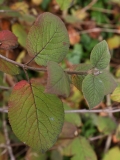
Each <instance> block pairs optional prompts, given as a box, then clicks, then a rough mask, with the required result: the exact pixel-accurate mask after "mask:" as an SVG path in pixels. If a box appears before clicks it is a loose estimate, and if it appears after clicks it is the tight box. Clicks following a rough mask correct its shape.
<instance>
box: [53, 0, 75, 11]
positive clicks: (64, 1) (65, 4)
mask: <svg viewBox="0 0 120 160" xmlns="http://www.w3.org/2000/svg"><path fill="white" fill-rule="evenodd" d="M56 2H57V3H58V4H59V6H60V8H61V9H62V10H65V9H68V8H69V7H70V5H71V3H72V0H56Z"/></svg>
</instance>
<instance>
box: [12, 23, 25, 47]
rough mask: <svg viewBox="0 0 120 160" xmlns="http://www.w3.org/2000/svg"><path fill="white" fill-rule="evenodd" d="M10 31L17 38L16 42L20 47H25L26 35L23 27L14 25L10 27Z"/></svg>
mask: <svg viewBox="0 0 120 160" xmlns="http://www.w3.org/2000/svg"><path fill="white" fill-rule="evenodd" d="M12 31H13V33H14V34H15V35H16V36H17V37H18V42H19V43H20V45H21V46H23V47H25V46H26V38H27V33H26V31H25V29H24V27H23V26H22V25H20V24H18V23H15V24H13V25H12Z"/></svg>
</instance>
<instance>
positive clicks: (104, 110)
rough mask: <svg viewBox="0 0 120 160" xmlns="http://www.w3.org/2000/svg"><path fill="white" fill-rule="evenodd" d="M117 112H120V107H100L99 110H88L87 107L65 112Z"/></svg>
mask: <svg viewBox="0 0 120 160" xmlns="http://www.w3.org/2000/svg"><path fill="white" fill-rule="evenodd" d="M100 112H106V113H116V112H120V108H118V109H98V110H87V109H80V110H66V111H65V113H100Z"/></svg>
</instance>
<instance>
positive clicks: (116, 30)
mask: <svg viewBox="0 0 120 160" xmlns="http://www.w3.org/2000/svg"><path fill="white" fill-rule="evenodd" d="M91 32H110V33H118V34H120V30H118V29H111V28H100V27H96V28H92V29H87V30H83V31H80V32H78V33H80V34H86V33H91Z"/></svg>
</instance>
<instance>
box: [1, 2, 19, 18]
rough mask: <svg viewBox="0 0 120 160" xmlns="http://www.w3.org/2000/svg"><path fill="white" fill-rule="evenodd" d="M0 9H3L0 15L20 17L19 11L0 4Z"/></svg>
mask: <svg viewBox="0 0 120 160" xmlns="http://www.w3.org/2000/svg"><path fill="white" fill-rule="evenodd" d="M0 10H4V12H2V13H0V17H5V18H6V17H20V16H21V14H20V13H19V11H14V10H12V9H11V8H10V7H8V6H3V5H2V6H0Z"/></svg>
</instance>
